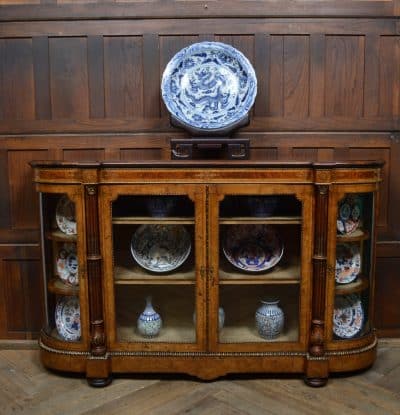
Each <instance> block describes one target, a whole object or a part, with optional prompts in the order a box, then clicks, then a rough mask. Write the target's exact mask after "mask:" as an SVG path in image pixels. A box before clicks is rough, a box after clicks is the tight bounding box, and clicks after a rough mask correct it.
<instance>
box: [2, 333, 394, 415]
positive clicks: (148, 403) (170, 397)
mask: <svg viewBox="0 0 400 415" xmlns="http://www.w3.org/2000/svg"><path fill="white" fill-rule="evenodd" d="M0 414H1V415H8V414H29V415H61V414H63V415H64V414H65V415H83V414H85V415H103V414H105V415H117V414H118V415H125V414H129V415H135V414H140V415H172V414H186V415H217V414H218V415H239V414H240V415H258V414H277V415H295V414H296V415H298V414H306V415H309V414H319V415H331V414H332V415H336V414H338V415H343V414H344V415H347V414H349V415H352V414H362V415H371V414H373V415H375V414H376V415H378V414H379V415H385V414H391V415H400V340H391V341H381V342H380V346H379V351H378V359H377V362H376V364H375V365H374V367H373V368H371V369H370V370H368V371H366V372H363V373H358V374H355V375H352V376H346V377H343V376H340V377H334V378H331V379H330V381H329V383H328V385H327V386H326V387H324V388H319V389H314V388H310V387H307V386H305V385H304V383H303V381H302V380H301V379H299V378H286V377H285V378H279V379H277V378H270V377H261V378H260V377H259V378H251V377H236V378H235V377H230V378H228V379H221V380H217V381H214V382H201V381H198V380H195V379H192V378H188V377H173V378H165V377H164V378H162V379H159V378H157V377H153V378H144V377H134V378H132V377H130V378H117V379H114V381H113V383H112V384H111V385H110V386H108V387H107V388H103V389H95V388H91V387H89V386H87V383H86V380H85V379H84V378H82V377H75V376H65V375H57V374H55V373H51V372H48V371H46V370H45V369H44V368H43V367H42V366H41V364H40V362H39V360H38V351H37V350H0Z"/></svg>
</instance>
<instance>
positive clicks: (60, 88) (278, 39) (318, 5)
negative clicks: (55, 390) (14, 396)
mask: <svg viewBox="0 0 400 415" xmlns="http://www.w3.org/2000/svg"><path fill="white" fill-rule="evenodd" d="M396 1H397V3H396V2H394V1H383V0H382V1H380V0H378V1H349V0H346V1H345V0H343V1H342V0H336V1H333V0H332V1H331V0H328V1H296V0H294V1H292V0H290V1H289V0H282V1H280V2H277V1H275V0H271V1H270V0H267V1H257V0H255V1H251V2H246V1H241V2H240V1H228V0H217V1H213V2H207V7H205V6H206V5H205V3H204V2H199V1H174V0H170V1H162V0H154V1H140V0H138V1H124V2H114V1H113V0H107V1H106V0H101V1H100V0H99V1H93V2H90V1H89V0H88V1H84V0H82V1H79V2H77V1H67V0H64V1H63V2H61V1H58V2H57V1H55V0H42V1H41V2H39V0H37V1H35V0H33V1H22V0H21V1H18V2H17V1H12V0H6V2H4V0H3V1H1V0H0V192H1V198H0V242H1V243H5V244H8V245H15V246H18V244H25V245H26V244H28V245H29V244H30V243H37V242H38V237H39V233H38V212H37V197H36V196H35V195H34V191H33V188H32V185H31V182H30V180H31V173H30V168H29V167H28V165H27V163H28V161H30V160H32V159H59V160H105V159H113V160H134V159H148V160H149V159H153V158H162V159H166V158H169V139H170V138H172V137H174V138H182V137H184V136H186V134H185V133H184V132H182V131H181V130H177V129H173V128H171V126H170V123H169V115H168V113H167V111H166V109H165V106H164V104H163V102H162V99H161V95H160V81H161V76H162V73H163V71H164V68H165V66H166V64H167V62H168V61H169V60H170V59H171V57H172V56H173V55H174V54H175V53H176V52H178V51H179V50H180V49H181V48H183V47H185V46H187V45H189V44H191V43H193V42H197V41H201V40H218V41H222V42H226V43H230V44H232V45H233V46H235V47H237V48H238V49H239V50H241V51H242V52H243V53H244V54H245V55H246V56H247V57H248V58H249V60H250V61H251V62H252V64H253V66H254V68H255V71H256V74H257V79H258V93H257V99H256V102H255V105H254V108H253V110H252V113H251V122H250V125H249V126H248V127H246V128H244V129H242V130H241V131H240V132H238V133H237V136H238V137H242V138H250V140H251V147H252V148H251V157H252V158H253V159H257V160H309V159H312V160H320V161H328V160H339V159H342V160H351V159H354V158H361V159H377V158H380V159H383V160H385V161H386V165H385V167H384V171H383V184H382V189H381V193H380V198H381V211H380V215H379V239H380V240H381V241H383V242H385V241H386V242H387V243H388V244H389V245H390V244H395V243H397V241H398V240H400V215H398V206H399V204H400V170H399V167H398V160H399V159H400V136H399V131H400V22H399V18H398V15H399V13H400V7H399V5H400V2H399V1H398V0H396ZM35 3H40V4H38V5H35ZM24 4H25V5H24ZM395 13H397V14H395ZM313 16H314V17H313ZM332 16H336V17H337V18H331V17H332ZM344 16H347V17H346V18H344ZM394 16H395V17H394ZM104 17H106V19H104ZM115 17H118V19H114V18H115ZM132 17H133V18H132ZM142 17H147V18H142ZM383 17H384V18H383ZM27 206H29V209H27ZM1 249H3V248H1V247H0V251H1ZM13 249H14V248H13ZM15 249H17V248H15ZM379 252H380V251H378V254H379V255H380V253H379ZM1 255H3V257H4V258H7V261H8V262H7V261H3V262H2V266H1V268H0V285H1V287H3V288H1V289H2V290H3V298H4V290H5V288H4V287H5V285H4V284H5V281H8V282H7V284H9V285H10V287H11V289H12V291H13V292H15V293H17V294H16V295H20V294H21V292H24V290H25V287H26V285H24V284H26V281H25V279H24V278H25V277H23V276H24V275H25V274H26V275H27V274H30V273H38V272H39V268H38V262H37V261H38V258H39V257H38V255H37V256H36V257H33V256H29V255H28V256H27V255H25V253H24V254H21V252H20V253H19V254H18V255H16V254H15V253H13V254H10V253H9V252H8V253H7V254H1ZM396 255H397V254H396ZM396 255H394V256H392V257H390V258H388V257H385V258H384V259H382V260H381V259H379V260H378V269H377V274H378V275H379V278H380V280H379V282H378V291H377V296H378V298H377V304H378V305H380V306H379V307H382V309H381V310H380V311H379V310H377V318H378V320H377V322H378V326H379V327H382V328H387V330H389V329H390V333H392V334H393V333H395V332H396V330H398V331H397V332H396V333H398V334H400V324H399V323H394V322H395V321H396V319H397V321H400V320H399V319H398V315H397V314H396V312H395V307H396V300H395V294H394V293H396V289H394V288H393V286H394V284H398V282H397V280H396V277H395V275H397V274H396V270H397V265H398V257H399V256H400V254H399V256H396ZM19 259H21V264H20V265H18V264H19ZM396 261H397V262H396ZM4 262H6V266H5V267H4ZM19 267H20V269H19ZM10 272H12V273H13V274H15V278H14V277H13V279H10V280H8V279H7V278H8V277H7V276H6V275H5V273H6V274H8V273H10ZM32 275H33V274H32ZM32 278H36V277H32ZM24 281H25V282H24ZM35 281H36V280H35ZM36 282H37V283H38V285H39V286H41V283H40V281H36ZM18 293H19V294H18ZM396 295H397V294H396ZM10 298H11V297H10ZM385 299H388V300H387V301H388V304H387V305H386V303H385ZM7 301H8V300H7ZM5 304H6V305H5ZM11 305H12V304H11V302H10V301H9V302H8V303H4V304H3V305H2V306H0V327H1V333H0V336H4V337H7V336H10V337H14V338H17V337H18V336H22V337H21V338H23V336H24V334H23V332H24V331H26V332H27V333H30V330H31V329H30V328H29V327H30V326H29V325H30V324H31V323H29V324H28V323H27V322H26V314H25V313H26V310H25V308H24V307H25V305H24V304H23V303H22V302H20V301H19V300H18V302H16V305H15V307H16V308H18V310H17V311H15V319H16V320H15V322H13V324H14V326H15V327H14V328H15V329H17V328H18V327H23V328H22V332H21V333H22V334H16V333H17V332H16V331H12V332H11V331H8V329H7V327H6V326H5V324H6V323H4V321H3V320H4V319H3V318H2V317H1V316H5V315H8V314H4V313H9V312H10V310H5V309H4V307H6V308H7V307H8V308H9V307H11ZM27 306H28V308H29V307H31V305H30V304H27ZM1 307H3V309H1ZM32 307H33V305H32ZM36 317H37V314H36V316H35V318H36ZM9 318H12V316H11V317H9ZM24 319H25V320H24ZM35 324H36V323H32V324H31V326H32V327H34V326H35ZM396 324H397V326H396ZM10 327H11V326H10ZM24 327H25V328H24ZM35 327H36V326H35ZM32 330H34V329H32ZM18 333H19V332H18ZM387 333H389V331H387ZM29 335H30V334H29ZM29 335H27V336H29Z"/></svg>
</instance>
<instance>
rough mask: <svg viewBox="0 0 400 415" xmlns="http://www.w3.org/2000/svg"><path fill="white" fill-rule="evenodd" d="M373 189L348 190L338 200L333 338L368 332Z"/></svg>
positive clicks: (361, 334) (359, 335) (342, 338)
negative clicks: (365, 191) (369, 191)
mask: <svg viewBox="0 0 400 415" xmlns="http://www.w3.org/2000/svg"><path fill="white" fill-rule="evenodd" d="M373 196H374V195H373V193H356V194H355V193H354V194H353V193H348V194H346V195H345V196H344V197H343V198H342V199H341V200H340V201H339V203H338V215H337V236H336V263H335V301H334V311H333V339H334V340H349V339H356V338H359V337H362V336H364V335H366V334H368V333H369V332H370V331H371V326H370V314H371V310H370V295H371V289H372V249H373V235H372V230H373V227H374V223H373V221H374V198H373Z"/></svg>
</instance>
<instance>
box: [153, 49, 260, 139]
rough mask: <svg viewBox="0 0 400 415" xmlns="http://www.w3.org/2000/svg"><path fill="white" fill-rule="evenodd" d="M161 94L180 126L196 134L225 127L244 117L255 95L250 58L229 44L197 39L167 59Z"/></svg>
mask: <svg viewBox="0 0 400 415" xmlns="http://www.w3.org/2000/svg"><path fill="white" fill-rule="evenodd" d="M161 94H162V98H163V100H164V103H165V105H166V107H167V109H168V111H169V112H170V113H171V115H172V117H173V118H175V119H176V120H178V122H179V123H180V124H182V126H183V127H186V128H188V129H191V130H193V129H194V130H196V131H197V132H198V133H199V134H201V133H202V132H206V133H212V132H215V131H218V130H224V131H227V130H233V129H234V128H236V127H238V126H240V125H242V124H243V120H247V118H248V113H249V111H250V109H251V107H252V106H253V104H254V100H255V98H256V95H257V78H256V74H255V71H254V68H253V66H252V65H251V63H250V61H249V60H248V59H247V58H246V57H245V56H244V55H243V53H241V52H240V51H239V50H237V49H235V48H234V47H233V46H230V45H227V44H225V43H220V42H199V43H194V44H192V45H190V46H188V47H186V48H184V49H182V50H180V51H179V52H178V53H177V54H176V55H175V56H174V57H173V58H172V59H171V60H170V61H169V63H168V65H167V66H166V68H165V70H164V73H163V76H162V82H161Z"/></svg>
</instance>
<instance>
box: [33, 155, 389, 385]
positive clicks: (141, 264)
mask: <svg viewBox="0 0 400 415" xmlns="http://www.w3.org/2000/svg"><path fill="white" fill-rule="evenodd" d="M31 164H32V166H33V168H34V181H35V183H36V189H37V191H38V192H39V194H40V205H41V218H42V246H43V264H44V278H45V286H46V293H45V298H46V309H47V317H46V320H47V321H46V323H45V325H44V328H43V330H42V333H41V336H40V348H41V357H42V361H43V363H44V365H45V366H46V367H49V368H53V369H57V370H61V371H72V372H82V373H85V374H86V376H87V379H88V381H89V383H90V384H91V385H93V386H103V385H106V384H107V383H108V382H109V381H110V380H111V376H112V374H113V373H114V374H117V373H125V372H135V373H141V372H142V373H146V372H155V373H162V372H169V373H171V372H180V373H188V374H191V375H195V376H198V377H200V378H202V379H213V378H216V377H218V376H221V375H225V374H227V373H240V372H246V373H256V372H259V373H261V372H264V373H265V372H268V373H278V372H286V373H299V374H303V375H304V377H305V380H306V383H308V384H309V385H312V386H321V385H324V384H325V383H326V381H327V379H328V376H329V373H330V372H344V371H346V372H347V371H352V370H357V369H362V368H366V367H368V366H370V365H371V364H372V363H373V361H374V359H375V354H376V345H377V339H376V335H375V333H374V329H373V323H372V321H371V316H372V315H373V304H374V239H375V218H376V215H377V192H378V187H379V182H380V180H381V167H382V163H380V162H372V161H371V162H356V161H355V162H346V163H339V162H336V163H313V162H254V161H240V162H238V161H190V162H189V161H187V162H168V161H166V162H160V161H154V162H148V161H146V162H140V161H138V162H129V163H126V162H87V163H85V162H76V163H74V162H57V161H54V162H51V161H43V162H42V161H37V162H32V163H31ZM150 298H151V299H150ZM146 299H147V300H146ZM146 301H147V303H146ZM261 301H264V305H262V304H263V303H261ZM265 301H267V302H268V301H269V302H275V303H276V302H277V301H279V304H278V306H276V305H275V306H273V307H272V309H271V305H268V304H267V305H266V304H265ZM146 304H147V306H146ZM145 306H146V310H145V312H144V314H143V313H142V312H143V310H144V309H145ZM274 307H275V314H274V310H273V308H274ZM277 310H278V312H276V311H277ZM146 313H147V314H146ZM146 316H147V317H146ZM140 318H141V319H142V320H140ZM146 318H147V320H146ZM141 321H142V322H143V321H144V323H141ZM141 324H143V325H144V326H141Z"/></svg>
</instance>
